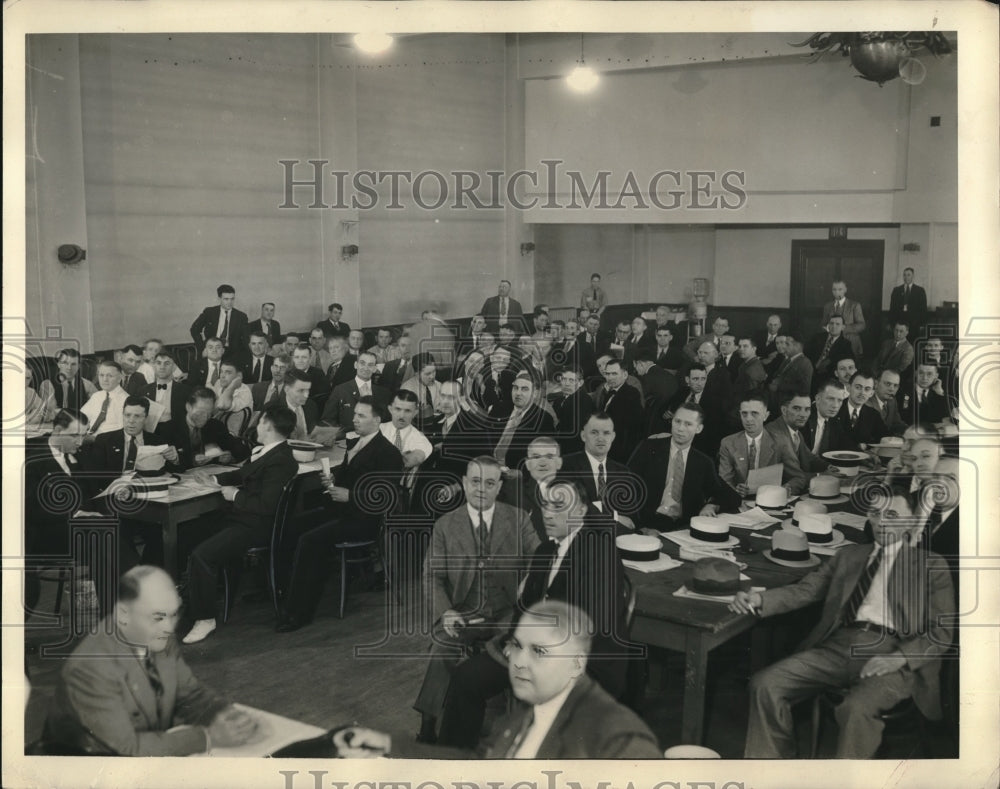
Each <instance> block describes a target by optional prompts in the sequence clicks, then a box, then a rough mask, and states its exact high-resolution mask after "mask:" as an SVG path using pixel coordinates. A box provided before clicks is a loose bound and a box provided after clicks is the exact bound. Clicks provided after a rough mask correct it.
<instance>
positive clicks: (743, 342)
mask: <svg viewBox="0 0 1000 789" xmlns="http://www.w3.org/2000/svg"><path fill="white" fill-rule="evenodd" d="M736 351H737V353H736V355H737V356H738V357H739V365H738V366H737V368H736V377H735V378H734V379H733V404H734V405H739V402H740V400H742V399H743V398H744V397H747V396H748V395H749V394H750V393H751V392H759V391H761V390H762V389H763V388H764V382H765V381H766V380H767V371H766V370H765V369H764V364H763V362H761V360H760V359H759V358H758V357H757V343H756V342H755V341H754V339H753V338H752V337H740V339H739V344H738V346H737V349H736Z"/></svg>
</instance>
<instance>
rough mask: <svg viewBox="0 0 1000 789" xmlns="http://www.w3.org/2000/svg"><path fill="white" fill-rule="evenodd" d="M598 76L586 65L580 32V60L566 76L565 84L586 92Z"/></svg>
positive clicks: (597, 79)
mask: <svg viewBox="0 0 1000 789" xmlns="http://www.w3.org/2000/svg"><path fill="white" fill-rule="evenodd" d="M599 80H600V77H598V76H597V72H596V71H594V70H593V69H592V68H591V67H590V66H588V65H587V63H586V61H585V60H584V57H583V33H581V34H580V60H578V61H577V67H576V68H575V69H573V71H571V72H570V74H569V76H567V77H566V84H567V85H569V86H570V88H571V89H573V90H575V91H576V92H577V93H586V92H587V91H590V90H593V89H594V87H595V86H596V85H597V83H598V81H599Z"/></svg>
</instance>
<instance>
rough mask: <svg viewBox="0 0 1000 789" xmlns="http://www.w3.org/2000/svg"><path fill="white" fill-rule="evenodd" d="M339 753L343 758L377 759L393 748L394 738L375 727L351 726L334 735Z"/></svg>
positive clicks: (334, 742)
mask: <svg viewBox="0 0 1000 789" xmlns="http://www.w3.org/2000/svg"><path fill="white" fill-rule="evenodd" d="M333 744H334V745H336V746H337V755H338V757H339V758H341V759H376V758H378V757H379V756H385V755H386V754H387V753H389V750H390V748H392V738H391V737H390V736H389V735H388V734H384V733H383V732H380V731H375V730H374V729H363V728H361V727H360V726H351V727H350V728H348V729H341V730H340V731H338V732H337V733H336V734H334V735H333Z"/></svg>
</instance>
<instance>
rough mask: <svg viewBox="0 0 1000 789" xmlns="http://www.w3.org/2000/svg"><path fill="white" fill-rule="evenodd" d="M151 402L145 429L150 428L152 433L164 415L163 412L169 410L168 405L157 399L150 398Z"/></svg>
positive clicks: (149, 401)
mask: <svg viewBox="0 0 1000 789" xmlns="http://www.w3.org/2000/svg"><path fill="white" fill-rule="evenodd" d="M146 402H148V403H149V413H148V414H147V415H146V424H145V425H143V429H144V430H148V431H149V432H150V433H152V432H153V431H154V430H156V426H157V425H158V424H160V417H161V416H163V412H164V411H166V410H167V407H166V406H165V405H163V404H161V403H158V402H156V401H155V400H148V399H147V401H146Z"/></svg>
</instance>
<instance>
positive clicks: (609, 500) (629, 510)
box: [559, 450, 640, 518]
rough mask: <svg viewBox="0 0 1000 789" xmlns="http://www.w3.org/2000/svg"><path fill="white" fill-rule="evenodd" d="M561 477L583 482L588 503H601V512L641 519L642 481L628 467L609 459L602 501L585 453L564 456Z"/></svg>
mask: <svg viewBox="0 0 1000 789" xmlns="http://www.w3.org/2000/svg"><path fill="white" fill-rule="evenodd" d="M559 474H560V476H572V477H575V478H578V479H579V480H580V481H581V482H583V485H584V487H585V488H586V489H587V497H588V501H590V503H591V504H593V503H594V502H596V501H600V502H601V503H602V512H604V513H606V514H611V513H612V512H620V513H621V514H622V515H627V516H628V517H630V518H635V517H638V515H639V506H640V495H639V480H638V479H636V477H635V475H634V474H632V472H631V471H629V469H628V466H626V465H625V464H624V463H619V462H618V461H617V460H613V459H612V458H610V457H608V459H607V460H606V461H605V463H604V475H605V478H606V483H605V488H604V496H603V498H600V497H598V495H597V480H596V479H594V473H593V471H592V470H591V468H590V460H589V459H588V457H587V453H586V452H585V451H584V450H581V451H579V452H573V453H572V454H570V455H564V456H563V462H562V468H561V469H560V470H559Z"/></svg>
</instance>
